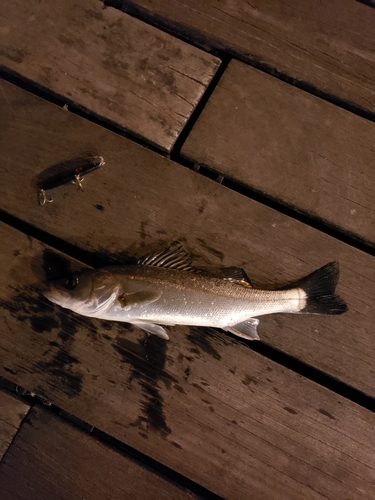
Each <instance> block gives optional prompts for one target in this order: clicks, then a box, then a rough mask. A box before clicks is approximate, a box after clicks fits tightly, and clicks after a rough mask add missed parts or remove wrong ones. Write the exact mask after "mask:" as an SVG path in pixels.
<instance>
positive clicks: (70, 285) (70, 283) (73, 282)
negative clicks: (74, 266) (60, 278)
mask: <svg viewBox="0 0 375 500" xmlns="http://www.w3.org/2000/svg"><path fill="white" fill-rule="evenodd" d="M64 284H65V288H67V289H68V290H74V288H75V287H76V286H77V285H78V278H68V279H67V280H66V281H65V283H64Z"/></svg>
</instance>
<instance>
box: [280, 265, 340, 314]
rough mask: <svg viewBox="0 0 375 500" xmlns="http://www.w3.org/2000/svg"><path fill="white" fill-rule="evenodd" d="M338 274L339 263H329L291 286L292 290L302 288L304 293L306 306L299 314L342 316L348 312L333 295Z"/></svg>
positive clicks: (338, 298) (336, 296)
mask: <svg viewBox="0 0 375 500" xmlns="http://www.w3.org/2000/svg"><path fill="white" fill-rule="evenodd" d="M339 273H340V271H339V263H338V262H330V263H329V264H326V265H325V266H323V267H321V268H320V269H318V270H317V271H314V272H313V273H311V274H309V275H308V276H306V277H305V278H302V279H301V280H299V281H297V283H294V284H293V288H302V289H303V290H304V292H305V293H306V305H305V307H304V308H303V309H302V310H301V311H300V313H310V314H311V313H312V314H343V313H344V312H345V311H347V310H348V306H347V305H346V303H345V302H344V300H343V299H342V298H341V297H339V296H338V295H336V294H335V289H336V286H337V283H338V280H339ZM288 288H291V287H290V286H289V287H288Z"/></svg>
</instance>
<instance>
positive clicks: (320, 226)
mask: <svg viewBox="0 0 375 500" xmlns="http://www.w3.org/2000/svg"><path fill="white" fill-rule="evenodd" d="M229 62H230V59H226V60H225V56H224V57H223V58H222V63H221V66H220V67H219V69H218V71H217V73H216V75H215V76H214V78H213V79H212V81H211V83H210V84H209V85H208V87H207V89H206V91H205V93H204V94H203V96H202V98H201V100H200V102H199V103H198V105H197V106H196V108H195V109H194V111H193V113H192V115H191V116H190V117H189V119H188V121H187V123H186V125H185V127H184V128H183V130H182V132H181V134H180V136H179V137H178V139H177V141H176V143H175V146H174V147H173V149H172V150H171V152H170V154H166V153H165V152H164V151H163V150H162V149H160V148H158V147H157V146H155V145H153V144H150V143H148V142H146V141H145V140H144V139H142V138H140V137H138V136H135V135H134V134H132V133H130V132H125V131H124V130H121V129H120V128H119V127H116V126H115V125H113V124H111V123H109V122H107V121H106V120H104V119H100V118H98V117H96V116H94V115H91V114H90V113H88V112H85V111H82V110H80V109H78V108H76V107H74V106H72V105H68V104H67V103H66V102H64V101H63V100H61V99H58V98H56V97H55V96H54V95H53V94H52V93H51V94H50V93H48V92H46V91H44V90H41V89H39V88H38V87H36V86H34V85H31V84H30V83H28V82H26V81H23V80H21V79H20V78H18V77H16V76H13V75H11V74H10V73H6V72H4V71H0V78H1V79H3V80H5V81H7V82H9V83H12V84H13V85H16V86H17V87H19V88H21V89H23V90H26V91H27V92H29V93H31V94H33V95H35V96H38V97H40V98H42V99H44V100H45V101H48V102H50V103H52V104H55V105H57V106H59V107H61V108H64V107H65V109H66V110H67V111H68V112H71V113H72V114H75V115H77V116H80V117H81V118H83V119H85V120H87V121H89V122H91V123H95V124H97V125H99V126H101V127H103V128H105V129H106V130H109V131H111V132H113V133H115V134H116V135H120V136H121V137H125V138H127V139H129V140H131V141H133V142H135V143H136V144H139V145H140V146H142V147H145V148H147V149H149V150H151V151H153V152H154V153H157V154H159V155H161V156H163V157H167V158H170V159H171V160H173V162H175V163H177V164H178V165H180V166H182V167H184V168H189V169H190V170H193V171H194V172H196V173H197V174H199V175H202V176H203V177H208V178H209V179H212V180H214V181H216V182H218V183H219V184H222V185H223V186H224V187H226V188H228V189H230V190H232V191H234V192H236V193H239V194H241V195H243V196H245V197H246V198H249V199H251V200H254V201H257V202H258V203H261V204H262V205H265V206H267V207H269V208H272V209H274V210H276V211H278V212H280V213H282V214H284V215H286V216H288V217H291V218H292V219H294V220H297V221H299V222H302V223H303V224H306V225H307V226H310V227H312V228H314V229H317V230H318V231H320V232H322V233H324V234H327V235H328V236H332V237H333V238H335V239H337V240H339V241H342V242H343V243H346V244H347V245H350V246H352V247H353V248H356V249H358V250H360V251H362V252H365V253H367V254H369V255H371V256H375V247H374V245H371V244H370V243H369V242H367V241H366V240H363V239H360V238H359V237H358V236H357V235H354V234H352V233H349V232H346V231H344V230H343V229H341V228H340V227H338V226H335V225H333V224H329V223H328V222H327V221H325V220H323V219H320V218H319V217H315V216H312V215H310V214H308V213H307V212H304V211H303V210H300V211H298V210H296V209H294V208H292V207H290V206H288V205H287V204H286V203H281V201H279V200H276V199H274V198H272V197H270V196H267V195H265V194H264V193H262V192H261V191H257V190H256V189H254V188H251V187H249V186H245V185H242V184H241V183H240V182H238V181H236V180H232V179H230V178H229V177H226V176H223V175H221V174H219V173H218V172H216V171H215V170H212V169H211V168H207V167H206V166H204V165H199V164H194V163H193V162H192V161H190V160H188V159H187V158H184V157H183V156H182V155H181V148H182V146H183V144H184V143H185V141H186V139H187V137H188V135H189V133H190V131H191V130H192V128H193V127H194V125H195V124H196V122H197V121H198V119H199V117H200V115H201V112H202V111H203V109H204V107H205V105H206V104H207V102H208V100H209V98H210V97H211V95H212V93H213V92H214V90H215V89H216V87H217V85H218V83H219V81H220V79H221V77H222V76H223V74H224V72H225V70H226V68H227V66H228V64H229ZM4 216H5V217H6V215H4ZM52 246H53V245H52ZM67 253H69V251H68V252H67Z"/></svg>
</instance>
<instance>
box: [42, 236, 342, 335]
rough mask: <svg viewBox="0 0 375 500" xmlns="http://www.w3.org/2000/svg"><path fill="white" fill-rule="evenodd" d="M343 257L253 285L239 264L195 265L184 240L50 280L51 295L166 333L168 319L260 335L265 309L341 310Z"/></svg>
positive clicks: (70, 305)
mask: <svg viewBox="0 0 375 500" xmlns="http://www.w3.org/2000/svg"><path fill="white" fill-rule="evenodd" d="M338 279H339V264H338V262H330V263H329V264H326V265H325V266H323V267H321V268H320V269H318V270H316V271H314V272H313V273H311V274H309V275H308V276H305V277H304V278H302V279H300V280H298V281H296V282H294V283H292V284H289V285H287V286H284V287H282V288H278V289H275V290H263V289H257V288H254V287H253V285H252V283H251V281H250V279H249V277H248V276H247V274H246V272H245V271H244V270H243V269H242V268H238V267H227V268H224V267H221V268H220V267H211V268H210V267H206V268H199V267H194V266H193V264H192V258H191V257H190V255H189V254H188V253H187V252H186V251H185V249H184V248H183V247H182V246H180V245H177V246H174V247H173V246H172V247H170V248H167V249H165V250H163V251H161V252H152V253H151V254H149V255H147V256H145V257H143V258H141V259H139V260H138V262H137V263H136V264H133V265H114V266H108V267H103V268H98V269H92V270H88V271H83V272H80V273H75V274H72V275H70V276H67V277H65V278H62V279H59V280H57V281H54V282H52V283H50V284H49V288H48V290H47V291H45V292H44V295H45V296H46V297H47V298H48V299H49V300H50V301H51V302H53V303H55V304H58V305H59V306H61V307H63V308H66V309H70V310H71V311H74V312H75V313H78V314H81V315H83V316H88V317H91V318H99V319H103V320H113V321H122V322H126V323H131V324H132V325H135V326H137V327H139V328H141V329H143V330H144V331H146V332H147V333H149V334H154V335H158V336H159V337H162V338H163V339H166V340H168V339H169V336H168V333H167V331H166V329H165V328H164V326H174V325H189V326H201V327H213V328H221V329H223V330H225V331H227V332H230V333H232V334H234V335H237V336H239V337H242V338H245V339H248V340H259V335H258V333H257V326H258V324H259V319H258V317H259V316H262V315H265V314H274V313H296V314H305V313H310V314H331V315H333V314H342V313H344V312H345V311H347V310H348V307H347V305H346V303H345V301H344V300H343V299H342V298H341V297H339V296H338V295H337V294H336V293H335V289H336V286H337V283H338Z"/></svg>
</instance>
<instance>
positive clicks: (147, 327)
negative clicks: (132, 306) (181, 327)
mask: <svg viewBox="0 0 375 500" xmlns="http://www.w3.org/2000/svg"><path fill="white" fill-rule="evenodd" d="M132 325H135V326H138V328H142V330H144V331H145V332H147V333H152V335H157V336H158V337H161V338H162V339H165V340H169V336H168V334H167V332H166V331H165V330H164V328H163V327H162V326H160V325H155V324H154V323H146V322H144V323H143V322H136V323H135V322H133V323H132Z"/></svg>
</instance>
